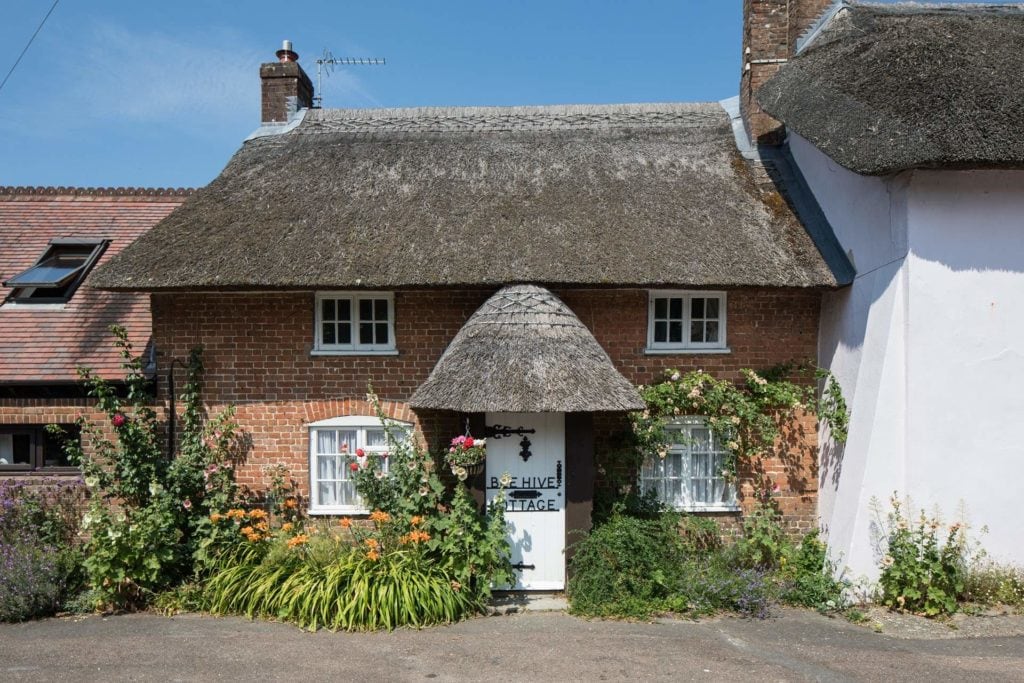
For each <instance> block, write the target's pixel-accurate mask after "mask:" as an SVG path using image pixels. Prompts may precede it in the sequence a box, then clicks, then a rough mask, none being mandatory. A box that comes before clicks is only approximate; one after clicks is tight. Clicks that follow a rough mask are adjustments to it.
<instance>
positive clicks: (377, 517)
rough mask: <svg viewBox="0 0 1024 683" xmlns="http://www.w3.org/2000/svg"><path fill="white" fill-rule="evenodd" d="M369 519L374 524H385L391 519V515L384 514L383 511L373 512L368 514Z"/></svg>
mask: <svg viewBox="0 0 1024 683" xmlns="http://www.w3.org/2000/svg"><path fill="white" fill-rule="evenodd" d="M370 519H371V520H372V521H374V522H380V523H383V522H387V521H389V520H390V519H391V515H389V514H388V513H386V512H384V511H383V510H374V511H373V512H371V513H370Z"/></svg>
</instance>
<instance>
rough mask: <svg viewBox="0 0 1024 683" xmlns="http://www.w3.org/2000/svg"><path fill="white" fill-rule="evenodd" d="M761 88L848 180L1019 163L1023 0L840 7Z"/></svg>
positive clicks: (765, 100) (778, 114)
mask: <svg viewBox="0 0 1024 683" xmlns="http://www.w3.org/2000/svg"><path fill="white" fill-rule="evenodd" d="M807 38H808V40H807V42H805V43H803V44H802V46H801V47H802V49H801V51H800V53H799V54H798V55H797V56H796V57H794V58H793V59H792V60H790V62H789V63H788V64H786V65H785V66H784V67H783V68H782V69H780V70H779V73H777V74H776V75H775V76H774V77H772V78H771V79H770V80H769V81H768V82H767V83H766V84H765V85H764V86H763V87H762V88H761V90H760V91H759V93H758V96H757V99H758V102H760V104H761V106H762V107H763V108H764V110H765V111H766V112H768V113H769V114H771V115H772V116H774V117H775V118H777V119H779V120H780V121H782V122H783V123H784V124H786V128H787V129H789V130H790V131H792V132H795V133H797V134H798V135H800V136H802V137H804V138H807V139H808V140H809V141H810V142H811V143H813V144H814V145H816V146H817V147H818V148H819V149H821V150H822V151H823V152H824V153H825V154H827V155H829V156H830V157H831V158H832V159H834V160H835V161H836V162H837V163H839V164H841V165H843V166H845V167H846V168H848V169H850V170H852V171H855V172H857V173H862V174H867V175H884V174H889V173H896V172H899V171H902V170H906V169H911V168H952V169H967V168H1024V97H1021V92H1022V90H1024V77H1022V75H1021V74H1024V48H1022V46H1024V4H1011V5H1007V4H940V5H935V4H924V3H897V4H891V5H882V4H874V3H853V2H847V3H844V4H843V5H841V6H840V7H839V8H838V9H837V10H835V11H834V12H830V13H828V14H827V15H826V22H825V23H824V24H823V25H822V26H820V27H818V28H816V29H815V30H814V31H813V33H812V34H811V35H808V36H807Z"/></svg>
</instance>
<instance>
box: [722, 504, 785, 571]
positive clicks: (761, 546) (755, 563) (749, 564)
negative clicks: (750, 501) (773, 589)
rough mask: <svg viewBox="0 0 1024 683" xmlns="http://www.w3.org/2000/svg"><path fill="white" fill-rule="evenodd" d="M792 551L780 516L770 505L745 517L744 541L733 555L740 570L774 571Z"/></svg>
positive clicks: (756, 508) (758, 507)
mask: <svg viewBox="0 0 1024 683" xmlns="http://www.w3.org/2000/svg"><path fill="white" fill-rule="evenodd" d="M791 549H792V544H791V543H790V542H789V538H788V537H787V536H786V532H785V531H784V530H783V528H782V520H781V517H780V516H779V513H778V512H777V511H776V510H775V509H774V508H772V507H771V506H770V505H766V504H759V505H758V506H757V507H755V508H754V509H753V510H752V511H751V513H750V514H749V515H747V516H746V517H744V519H743V537H742V538H740V540H739V541H737V542H736V546H735V547H734V548H733V552H734V553H735V555H734V557H735V561H736V563H737V564H738V565H739V566H741V567H746V568H748V569H762V570H769V569H775V568H777V567H778V566H779V565H780V564H781V562H782V560H783V558H784V557H786V555H787V554H788V553H789V552H791Z"/></svg>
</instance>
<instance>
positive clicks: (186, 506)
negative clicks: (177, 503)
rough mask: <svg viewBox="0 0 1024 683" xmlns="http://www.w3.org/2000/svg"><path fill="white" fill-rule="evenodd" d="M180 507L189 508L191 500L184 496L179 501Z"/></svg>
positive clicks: (190, 507)
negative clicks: (183, 498)
mask: <svg viewBox="0 0 1024 683" xmlns="http://www.w3.org/2000/svg"><path fill="white" fill-rule="evenodd" d="M181 507H183V508H185V509H186V510H191V509H192V501H191V500H189V499H188V498H186V499H185V500H183V501H181Z"/></svg>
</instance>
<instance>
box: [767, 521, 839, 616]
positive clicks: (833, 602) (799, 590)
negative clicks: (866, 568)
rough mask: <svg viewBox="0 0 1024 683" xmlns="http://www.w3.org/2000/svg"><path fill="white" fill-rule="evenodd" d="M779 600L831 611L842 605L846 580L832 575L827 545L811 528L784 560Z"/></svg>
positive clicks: (833, 573)
mask: <svg viewBox="0 0 1024 683" xmlns="http://www.w3.org/2000/svg"><path fill="white" fill-rule="evenodd" d="M784 577H785V578H784V580H783V590H782V596H781V597H782V600H783V601H784V602H787V603H789V604H791V605H798V606H801V607H811V608H813V609H817V610H820V611H833V610H837V609H842V607H843V606H844V603H845V601H844V597H843V593H844V591H845V590H846V588H847V582H845V581H842V580H840V579H836V578H835V567H834V565H833V564H832V563H831V562H829V560H828V548H826V546H825V544H824V543H822V542H821V539H820V538H818V531H817V530H816V529H815V530H814V531H812V532H810V533H809V534H807V535H806V536H804V537H803V540H801V541H800V545H798V546H797V547H796V549H795V550H794V551H793V552H792V553H791V554H790V559H788V561H787V562H786V566H785V573H784Z"/></svg>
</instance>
